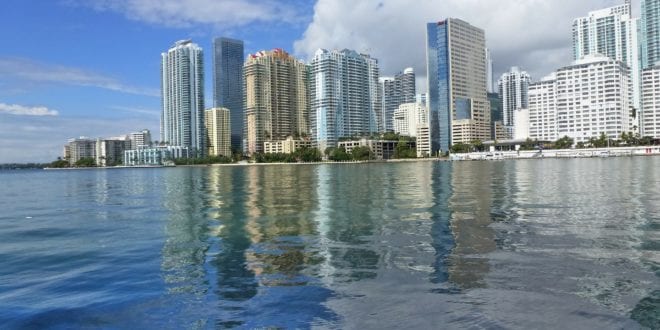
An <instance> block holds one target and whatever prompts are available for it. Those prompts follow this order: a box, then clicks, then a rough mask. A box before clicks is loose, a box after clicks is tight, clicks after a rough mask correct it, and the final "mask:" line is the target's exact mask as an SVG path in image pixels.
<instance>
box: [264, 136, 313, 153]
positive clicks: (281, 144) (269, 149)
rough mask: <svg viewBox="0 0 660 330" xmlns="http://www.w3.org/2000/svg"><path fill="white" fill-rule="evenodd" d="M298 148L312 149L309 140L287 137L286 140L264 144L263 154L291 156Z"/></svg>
mask: <svg viewBox="0 0 660 330" xmlns="http://www.w3.org/2000/svg"><path fill="white" fill-rule="evenodd" d="M300 148H312V140H311V139H309V138H306V139H294V138H293V137H292V136H289V137H288V138H286V140H278V141H266V142H264V153H265V154H292V153H294V152H296V150H298V149H300Z"/></svg>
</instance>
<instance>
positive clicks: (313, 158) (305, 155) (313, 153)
mask: <svg viewBox="0 0 660 330" xmlns="http://www.w3.org/2000/svg"><path fill="white" fill-rule="evenodd" d="M294 154H295V156H296V158H297V159H298V161H301V162H320V161H321V160H322V158H323V156H322V155H321V151H319V149H316V148H307V147H303V148H299V149H298V150H296V152H295V153H294Z"/></svg>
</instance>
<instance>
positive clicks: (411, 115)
mask: <svg viewBox="0 0 660 330" xmlns="http://www.w3.org/2000/svg"><path fill="white" fill-rule="evenodd" d="M392 122H393V127H394V133H397V134H400V135H404V136H413V137H414V136H417V126H419V125H422V124H426V123H427V122H428V116H427V113H426V107H425V106H423V105H421V104H419V103H404V104H402V105H400V106H399V107H398V108H397V109H396V111H394V114H393V115H392Z"/></svg>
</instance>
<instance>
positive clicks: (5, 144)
mask: <svg viewBox="0 0 660 330" xmlns="http://www.w3.org/2000/svg"><path fill="white" fill-rule="evenodd" d="M514 2H515V1H514V0H508V1H503V2H499V3H498V4H495V3H492V2H486V1H477V0H473V1H460V0H450V1H445V2H443V3H442V4H434V3H433V1H420V2H419V3H418V4H416V5H415V6H414V7H411V6H410V5H409V4H407V3H406V2H405V1H383V2H378V1H365V2H361V3H360V4H359V5H358V6H357V7H355V8H352V7H350V8H351V10H348V9H347V8H349V7H347V6H349V5H353V6H354V4H352V3H350V2H348V1H330V0H320V1H318V2H316V3H315V2H313V1H295V2H287V3H286V4H279V3H277V2H274V1H261V2H259V3H257V4H253V2H250V3H248V2H246V1H224V2H216V1H206V0H190V1H187V2H171V4H175V6H161V7H162V8H161V7H154V6H156V2H152V1H113V2H112V3H111V2H107V1H90V2H82V1H76V0H66V1H54V2H48V1H40V2H38V3H36V4H34V3H32V4H29V5H28V4H25V3H21V2H20V1H16V0H10V1H7V2H5V3H4V4H3V5H2V7H5V8H9V10H2V11H1V12H2V13H0V18H1V20H0V21H1V22H2V23H0V24H3V25H4V26H3V28H2V29H0V35H1V36H2V37H3V40H5V45H8V47H7V46H5V47H3V50H1V51H0V163H9V162H32V161H34V162H47V161H52V160H54V159H55V158H56V157H58V156H60V155H61V145H62V144H64V143H65V142H66V140H67V139H68V138H74V137H78V136H81V135H87V136H90V137H97V136H114V135H118V134H126V133H129V132H132V131H137V130H141V129H143V128H147V129H150V130H151V131H152V132H154V133H155V132H158V131H159V130H158V125H159V116H160V107H161V106H160V91H159V85H160V83H159V66H160V54H161V53H162V52H164V51H166V50H167V49H168V48H169V47H171V45H173V44H174V42H176V41H177V40H181V39H192V40H193V42H195V43H197V44H199V45H200V46H201V47H202V48H203V49H204V51H205V52H204V56H205V57H204V61H205V62H206V65H205V68H204V71H205V76H206V78H205V86H206V87H205V103H206V104H207V108H209V107H210V105H212V104H213V102H212V97H213V93H212V80H211V79H212V74H211V67H210V66H209V64H210V63H212V60H211V54H212V39H213V38H215V37H220V36H226V37H230V38H236V39H241V40H244V42H245V52H246V53H255V52H257V51H260V50H270V49H274V48H283V49H284V50H287V51H289V52H291V53H292V55H294V56H296V57H298V58H300V59H303V60H305V61H306V62H309V60H310V59H311V57H312V56H313V53H314V52H315V51H316V49H317V48H326V49H329V50H332V49H343V48H349V49H355V50H358V51H362V52H366V53H368V54H370V55H371V56H372V57H375V58H377V59H378V60H379V66H380V68H381V72H382V75H383V76H393V75H394V74H396V73H397V72H399V71H401V70H403V69H404V68H406V67H413V68H414V69H415V72H416V73H417V85H418V92H424V91H426V82H425V81H426V65H425V61H424V52H425V47H424V29H425V24H426V23H427V22H430V21H439V20H442V19H444V18H446V17H456V18H461V19H465V20H468V21H470V22H472V23H473V24H474V25H475V26H478V27H480V28H482V29H484V30H485V32H486V39H487V46H488V47H489V48H490V49H491V52H492V58H493V60H494V65H495V70H494V74H493V75H494V77H498V76H499V75H500V74H501V73H502V72H504V71H506V70H507V69H508V67H510V66H514V65H516V66H520V67H521V68H522V69H524V70H526V71H528V72H530V74H531V75H532V80H533V81H538V80H539V78H541V77H542V76H544V75H546V74H548V73H550V72H553V71H554V70H555V69H557V68H558V67H561V66H565V65H568V64H570V62H571V33H570V30H571V24H572V21H573V19H574V18H577V17H581V16H584V15H586V14H587V13H588V12H589V11H591V10H595V9H600V8H602V7H606V6H611V5H615V4H619V3H623V1H603V0H590V1H584V2H581V3H579V4H574V3H571V2H569V1H564V2H565V4H562V5H558V4H557V3H558V1H550V0H545V1H540V2H537V3H536V4H535V5H534V6H532V5H530V4H523V5H520V4H517V5H516V6H513V5H511V4H512V3H514ZM179 3H182V4H183V5H180V4H179ZM186 4H188V5H190V4H195V6H193V7H185V5H186ZM177 6H179V7H177ZM183 9H186V10H183ZM229 10H231V11H232V12H233V13H235V14H234V15H226V14H225V15H224V16H223V15H219V13H222V12H226V11H229ZM365 12H369V15H366V14H365ZM482 12H483V13H486V14H481V13H482ZM521 13H523V14H521ZM175 14H176V15H175ZM524 14H527V15H524ZM394 15H397V16H400V17H401V19H397V20H395V21H394V20H391V19H388V18H391V17H393V16H394ZM633 15H634V16H636V17H637V16H639V1H634V2H633ZM411 16H412V17H413V18H410V17H411ZM507 18H510V20H508V21H509V22H508V23H510V24H502V22H505V21H507ZM531 22H538V23H536V24H531ZM543 22H552V25H549V24H542V23H543ZM328 24H329V25H330V26H328ZM376 24H377V25H376ZM525 24H527V25H530V24H531V25H530V27H529V28H526V29H520V28H519V27H520V26H523V27H524V26H525ZM539 31H541V32H544V33H539ZM514 33H517V34H516V36H517V37H518V38H515V40H510V36H511V34H514ZM54 36H56V37H54ZM503 41H508V42H503ZM402 52H404V54H401V53H402ZM539 54H542V55H544V56H545V57H546V58H545V59H544V58H543V56H539ZM539 59H541V60H539ZM534 60H536V61H538V62H539V63H538V65H531V64H532V63H533V61H534ZM159 138H160V137H158V136H154V139H155V140H159Z"/></svg>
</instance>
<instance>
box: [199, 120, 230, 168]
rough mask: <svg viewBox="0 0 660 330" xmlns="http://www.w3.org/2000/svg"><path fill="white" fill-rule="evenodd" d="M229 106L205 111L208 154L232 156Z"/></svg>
mask: <svg viewBox="0 0 660 330" xmlns="http://www.w3.org/2000/svg"><path fill="white" fill-rule="evenodd" d="M229 118H230V111H229V109H227V108H211V109H207V110H206V111H204V126H206V134H207V136H208V141H207V145H208V155H209V156H225V157H231V155H232V152H231V125H230V124H231V120H230V119H229Z"/></svg>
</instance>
